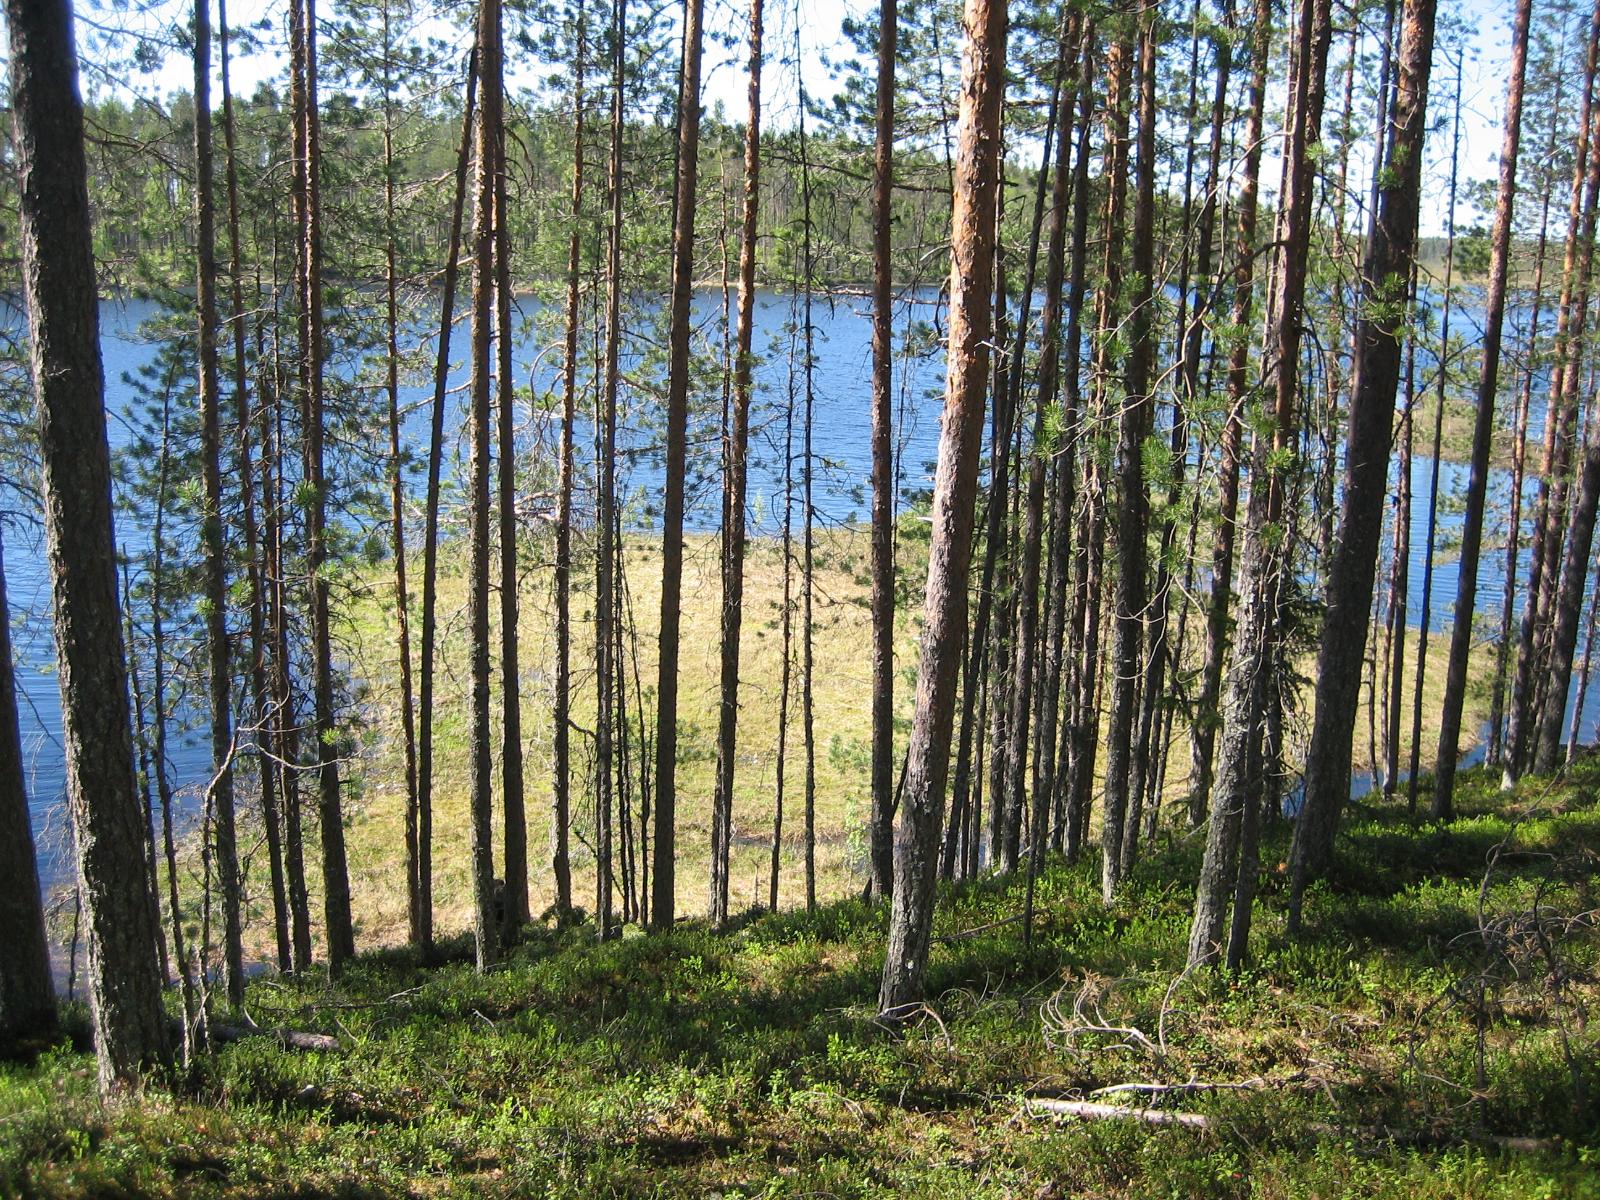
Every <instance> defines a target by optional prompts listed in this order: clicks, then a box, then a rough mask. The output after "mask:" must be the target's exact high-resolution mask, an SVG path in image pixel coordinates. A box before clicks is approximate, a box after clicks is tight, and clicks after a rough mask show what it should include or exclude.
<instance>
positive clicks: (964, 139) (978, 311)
mask: <svg viewBox="0 0 1600 1200" xmlns="http://www.w3.org/2000/svg"><path fill="white" fill-rule="evenodd" d="M965 25H966V31H967V44H966V50H965V53H964V56H963V59H964V61H963V66H962V78H961V108H960V117H959V122H958V129H959V150H958V152H957V157H956V181H955V189H954V196H955V212H954V215H953V218H952V241H951V260H952V261H951V270H950V325H949V345H950V351H949V360H950V368H949V382H948V386H947V389H946V393H945V416H944V424H943V434H942V436H941V438H940V445H939V468H938V473H937V476H936V478H935V481H934V492H933V495H934V500H933V533H932V541H931V545H930V549H929V560H928V561H929V566H928V588H927V600H926V605H925V613H926V616H925V622H924V627H923V637H922V662H921V666H920V668H919V672H918V683H917V702H916V709H915V713H914V716H913V718H912V728H911V745H910V753H909V757H908V760H907V765H906V782H905V795H904V801H905V803H904V810H903V815H902V818H901V822H900V827H899V829H898V831H897V833H896V837H895V870H894V903H893V906H892V911H891V915H890V923H889V945H888V953H887V955H886V957H885V962H884V972H883V984H882V988H881V989H880V991H879V995H878V1007H879V1009H880V1011H883V1012H887V1013H894V1012H896V1011H898V1010H902V1009H903V1008H904V1006H906V1005H908V1004H912V1003H915V1002H916V1001H918V1000H919V999H920V998H921V992H922V982H923V974H924V971H925V970H926V967H927V959H928V945H929V942H930V939H931V935H932V932H933V929H932V926H933V898H934V897H933V890H934V883H935V882H936V879H937V874H938V871H937V866H938V864H937V862H936V861H935V859H936V851H937V849H938V845H939V819H940V814H941V811H942V809H943V805H944V791H945V782H946V772H947V771H948V768H949V749H950V727H951V723H952V721H953V719H954V705H955V695H956V692H955V689H956V675H957V672H958V671H959V669H960V660H961V641H962V634H963V631H964V629H965V627H966V618H967V566H968V562H969V560H970V558H971V554H972V522H973V506H974V499H975V497H976V493H977V482H978V456H979V442H980V437H981V433H982V429H983V409H984V386H985V383H986V381H987V379H988V366H989V361H988V360H989V347H988V341H989V336H990V322H991V313H990V311H989V295H990V287H991V285H992V283H993V272H994V230H995V222H994V215H995V208H996V192H997V190H998V184H999V178H998V174H999V171H998V168H999V164H998V162H997V157H998V148H999V146H998V144H999V129H1000V109H1001V101H1002V98H1003V95H1004V92H1005V58H1006V0H966V11H965Z"/></svg>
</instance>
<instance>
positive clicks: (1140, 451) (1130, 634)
mask: <svg viewBox="0 0 1600 1200" xmlns="http://www.w3.org/2000/svg"><path fill="white" fill-rule="evenodd" d="M1156 20H1157V14H1156V13H1155V12H1154V11H1146V12H1145V14H1144V15H1143V17H1142V18H1141V21H1142V27H1141V29H1140V31H1139V41H1138V45H1139V67H1138V76H1137V78H1138V81H1139V101H1138V107H1139V135H1138V138H1139V157H1138V189H1137V195H1136V197H1135V200H1134V209H1133V243H1132V247H1131V250H1132V253H1131V262H1130V265H1131V268H1132V272H1133V279H1132V284H1133V295H1132V298H1131V300H1130V305H1131V308H1130V311H1129V314H1128V324H1129V335H1128V339H1129V346H1128V360H1127V375H1126V378H1125V380H1124V392H1125V395H1124V398H1123V402H1122V413H1121V418H1120V420H1119V422H1118V434H1117V459H1116V471H1117V518H1116V532H1115V534H1114V538H1115V546H1116V555H1117V583H1116V590H1115V631H1116V637H1115V640H1114V644H1113V647H1112V652H1111V663H1112V667H1111V693H1110V714H1109V717H1108V720H1109V726H1108V728H1107V731H1106V791H1105V808H1104V810H1103V811H1102V812H1101V815H1100V821H1101V825H1100V831H1101V851H1102V854H1103V857H1102V859H1101V864H1100V890H1101V895H1102V898H1103V899H1104V900H1105V902H1106V903H1107V904H1110V903H1111V899H1112V896H1113V895H1114V894H1115V892H1116V889H1117V887H1118V885H1119V884H1120V883H1121V882H1122V877H1123V875H1124V874H1125V873H1126V871H1127V869H1128V868H1129V867H1130V866H1131V865H1132V854H1131V853H1130V851H1129V843H1128V839H1127V830H1128V828H1129V826H1130V822H1129V821H1128V817H1129V816H1130V809H1131V804H1130V797H1131V795H1132V788H1133V784H1134V782H1135V780H1134V771H1133V734H1134V722H1135V720H1136V718H1137V715H1138V703H1139V685H1140V683H1141V681H1142V678H1143V671H1142V670H1141V664H1142V655H1143V652H1144V617H1145V604H1146V602H1147V600H1148V592H1149V581H1148V580H1147V579H1146V578H1145V575H1146V568H1147V560H1148V558H1149V555H1148V552H1147V550H1146V547H1145V536H1146V532H1147V530H1148V528H1149V524H1150V496H1149V491H1148V488H1147V486H1146V484H1145V479H1144V442H1145V438H1147V437H1148V436H1149V435H1150V428H1151V421H1152V417H1153V411H1154V408H1155V396H1154V394H1153V393H1152V392H1151V390H1150V383H1151V377H1152V375H1153V373H1154V369H1155V318H1154V314H1153V313H1152V312H1151V296H1152V289H1153V286H1154V283H1153V276H1154V273H1155V176H1156V171H1157V170H1158V169H1159V166H1158V164H1157V162H1156V146H1155V139H1156V129H1155V127H1156V79H1155V75H1156V52H1155V37H1156V35H1155V23H1156ZM1118 120H1119V122H1125V121H1126V120H1127V118H1126V116H1125V115H1120V116H1119V118H1118ZM1124 128H1125V126H1124ZM1135 840H1136V839H1135Z"/></svg>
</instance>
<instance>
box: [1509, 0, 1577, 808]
mask: <svg viewBox="0 0 1600 1200" xmlns="http://www.w3.org/2000/svg"><path fill="white" fill-rule="evenodd" d="M1597 66H1600V0H1597V3H1596V4H1595V9H1594V15H1593V16H1592V17H1591V19H1590V23H1589V41H1588V55H1587V57H1586V59H1585V63H1584V88H1583V98H1582V101H1581V103H1580V105H1579V116H1578V144H1577V149H1576V152H1575V154H1574V159H1573V173H1572V191H1571V198H1570V200H1569V201H1568V207H1567V238H1566V249H1565V254H1564V256H1563V262H1562V283H1561V301H1560V306H1559V308H1558V309H1557V312H1556V334H1555V361H1554V363H1553V364H1552V365H1551V368H1550V385H1551V386H1550V392H1549V395H1548V397H1547V399H1546V402H1545V415H1544V459H1543V465H1542V467H1541V476H1540V480H1539V498H1538V503H1537V508H1536V513H1537V515H1536V516H1535V517H1534V522H1533V535H1532V545H1531V547H1530V559H1529V564H1528V588H1527V594H1526V596H1525V597H1524V600H1523V613H1522V621H1521V625H1520V627H1519V629H1518V637H1517V660H1516V675H1515V677H1514V680H1513V685H1512V691H1511V710H1510V714H1509V720H1508V722H1507V729H1506V756H1505V759H1506V761H1505V780H1506V783H1507V784H1510V783H1514V782H1515V781H1516V779H1517V777H1518V776H1519V775H1520V774H1521V773H1522V771H1523V770H1525V769H1526V768H1527V765H1528V759H1529V757H1530V751H1531V749H1532V743H1533V740H1534V738H1535V737H1536V736H1537V734H1536V727H1537V725H1538V716H1537V714H1536V713H1535V712H1534V696H1533V692H1534V687H1535V677H1536V675H1537V674H1538V658H1539V646H1538V637H1539V634H1540V632H1541V631H1542V629H1543V624H1542V622H1543V619H1544V618H1545V617H1546V615H1547V607H1546V604H1547V601H1546V587H1545V578H1546V576H1547V575H1553V574H1554V573H1555V570H1556V564H1555V556H1556V554H1558V553H1559V552H1560V551H1559V547H1560V545H1561V538H1562V532H1563V528H1564V522H1565V520H1566V513H1565V494H1566V491H1565V489H1566V478H1565V476H1566V467H1567V454H1566V450H1567V441H1568V439H1569V437H1570V431H1569V430H1568V428H1567V426H1568V424H1569V422H1570V421H1572V420H1575V414H1576V411H1577V406H1576V397H1575V396H1574V395H1573V394H1572V392H1573V389H1574V388H1576V386H1577V381H1578V377H1579V374H1580V372H1581V365H1580V362H1579V359H1580V358H1581V355H1582V342H1581V337H1582V334H1583V327H1584V315H1585V313H1586V311H1587V304H1588V273H1589V265H1590V264H1591V263H1592V261H1593V260H1592V250H1593V241H1592V238H1593V233H1594V223H1595V215H1596V199H1597V193H1600V147H1597V146H1596V145H1595V138H1594V134H1595V124H1596V122H1597V114H1596V111H1595V90H1594V89H1595V80H1596V67H1597Z"/></svg>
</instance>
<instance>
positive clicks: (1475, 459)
mask: <svg viewBox="0 0 1600 1200" xmlns="http://www.w3.org/2000/svg"><path fill="white" fill-rule="evenodd" d="M1532 10H1533V0H1517V7H1516V15H1515V17H1514V18H1513V19H1512V25H1511V74H1510V76H1509V78H1508V80H1507V83H1506V108H1505V128H1504V130H1503V131H1502V134H1501V140H1500V181H1499V187H1498V190H1497V191H1496V193H1495V204H1494V231H1493V233H1492V234H1491V235H1490V246H1489V293H1488V297H1487V299H1486V301H1485V304H1484V317H1483V365H1482V366H1481V368H1480V369H1479V375H1478V409H1477V416H1476V418H1475V419H1474V421H1473V427H1472V464H1471V467H1470V468H1469V473H1468V476H1467V506H1466V512H1465V514H1464V515H1463V517H1462V523H1461V558H1460V565H1459V567H1458V569H1457V577H1456V607H1455V616H1454V618H1453V624H1452V626H1451V630H1450V661H1449V665H1448V666H1447V667H1446V670H1445V684H1444V699H1443V705H1442V707H1441V709H1440V714H1439V748H1438V752H1437V753H1436V754H1435V755H1434V761H1433V818H1434V820H1436V821H1447V820H1449V819H1450V817H1451V816H1452V815H1453V814H1454V803H1453V796H1454V792H1455V778H1456V762H1457V760H1458V759H1459V758H1460V756H1461V712H1462V709H1463V708H1464V707H1465V705H1466V696H1467V666H1468V661H1469V659H1470V657H1471V653H1472V618H1473V614H1474V612H1475V609H1476V605H1477V599H1478V559H1479V555H1480V553H1481V552H1482V547H1483V516H1484V508H1485V503H1486V498H1487V494H1488V487H1489V452H1490V450H1491V449H1492V448H1493V442H1494V405H1495V394H1496V392H1497V390H1498V388H1499V382H1500V344H1501V334H1502V332H1503V329H1504V325H1505V315H1506V287H1507V281H1508V277H1509V275H1510V267H1511V232H1512V215H1513V210H1514V207H1515V204H1516V196H1517V150H1518V147H1519V145H1520V141H1521V137H1522V87H1523V81H1524V80H1525V78H1526V77H1527V68H1528V26H1529V22H1530V20H1531V15H1532ZM1511 538H1512V541H1515V539H1516V534H1515V533H1513V534H1512V535H1511Z"/></svg>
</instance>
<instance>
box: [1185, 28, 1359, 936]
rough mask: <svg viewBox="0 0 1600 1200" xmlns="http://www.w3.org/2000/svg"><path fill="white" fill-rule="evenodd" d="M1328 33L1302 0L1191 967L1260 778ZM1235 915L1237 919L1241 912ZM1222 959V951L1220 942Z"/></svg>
mask: <svg viewBox="0 0 1600 1200" xmlns="http://www.w3.org/2000/svg"><path fill="white" fill-rule="evenodd" d="M1331 35H1332V28H1331V15H1330V7H1329V0H1315V2H1313V3H1308V4H1306V5H1305V7H1304V9H1303V10H1302V12H1301V16H1300V24H1299V26H1298V29H1297V31H1296V35H1295V41H1294V45H1293V58H1292V60H1291V65H1290V76H1291V82H1290V95H1291V97H1292V107H1291V112H1290V120H1289V127H1288V132H1287V139H1286V145H1285V147H1284V155H1283V164H1284V166H1283V186H1282V190H1281V199H1280V202H1279V213H1278V233H1279V238H1280V240H1281V246H1280V249H1279V252H1278V255H1277V261H1276V269H1275V274H1274V278H1273V284H1272V296H1273V303H1272V308H1271V310H1270V311H1271V315H1270V317H1269V319H1268V327H1267V336H1266V343H1267V351H1266V359H1265V362H1264V363H1263V375H1264V376H1265V378H1264V380H1263V390H1264V392H1265V399H1270V401H1271V405H1272V407H1271V408H1270V409H1269V410H1266V411H1265V412H1264V413H1263V418H1264V419H1265V420H1270V429H1271V437H1270V439H1269V438H1268V437H1267V436H1266V435H1265V433H1261V434H1258V435H1257V440H1256V446H1255V453H1254V455H1253V457H1252V459H1251V469H1250V476H1251V483H1250V504H1249V508H1248V510H1247V515H1246V518H1245V531H1244V533H1245V539H1244V547H1243V549H1244V556H1243V564H1242V565H1243V573H1242V580H1241V588H1242V591H1243V607H1242V610H1241V612H1240V615H1239V632H1238V637H1237V639H1236V644H1235V646H1234V650H1233V660H1232V663H1231V665H1230V667H1229V669H1228V677H1227V687H1226V699H1225V701H1224V706H1223V729H1222V744H1221V746H1220V761H1219V763H1218V768H1217V780H1216V784H1215V786H1214V787H1213V789H1212V793H1211V821H1210V825H1209V826H1208V827H1207V830H1206V848H1205V856H1204V859H1203V861H1202V864H1201V868H1200V880H1199V884H1198V887H1197V888H1196V892H1195V907H1194V920H1193V922H1192V924H1191V925H1190V930H1189V963H1190V965H1191V966H1195V965H1199V964H1202V963H1208V962H1211V961H1214V960H1215V958H1216V957H1217V955H1218V954H1219V952H1220V951H1221V950H1222V948H1223V940H1224V939H1223V932H1224V928H1225V927H1226V926H1227V925H1228V922H1227V915H1228V905H1229V903H1230V901H1233V900H1234V898H1235V893H1236V891H1237V886H1238V884H1239V882H1240V879H1239V874H1240V872H1241V871H1242V870H1244V869H1245V867H1244V865H1243V864H1241V863H1240V862H1239V861H1238V860H1239V843H1240V834H1241V830H1242V829H1244V828H1245V826H1246V824H1247V821H1246V815H1247V813H1248V812H1249V811H1250V810H1251V808H1252V806H1256V805H1259V803H1260V799H1259V796H1258V795H1257V785H1258V784H1259V782H1260V780H1261V778H1262V771H1261V763H1262V760H1263V755H1264V745H1263V742H1264V739H1265V736H1266V729H1267V715H1268V710H1269V707H1270V700H1269V689H1270V688H1271V687H1272V686H1273V685H1274V683H1275V682H1276V681H1275V679H1274V678H1273V670H1272V667H1273V665H1274V664H1275V662H1276V646H1277V641H1278V638H1279V632H1278V629H1277V611H1278V606H1279V604H1280V602H1281V599H1282V596H1283V591H1284V587H1285V582H1286V579H1287V573H1288V571H1289V569H1290V561H1289V546H1290V544H1291V539H1290V538H1289V537H1287V536H1286V535H1285V534H1284V531H1283V529H1282V522H1283V521H1284V519H1285V513H1286V512H1288V511H1289V499H1288V496H1287V492H1288V490H1289V486H1290V484H1291V482H1292V480H1293V476H1294V472H1295V471H1296V470H1297V469H1298V464H1296V463H1294V462H1293V454H1292V452H1293V448H1294V445H1295V441H1296V438H1297V432H1298V431H1297V430H1296V427H1295V425H1296V417H1297V415H1298V412H1299V408H1298V405H1297V403H1296V398H1297V392H1298V387H1299V368H1300V344H1301V337H1302V332H1303V324H1304V321H1303V316H1304V306H1305V293H1306V277H1307V268H1308V257H1309V256H1308V253H1307V251H1308V247H1309V245H1310V238H1311V219H1312V212H1313V206H1312V197H1313V193H1314V191H1315V187H1316V177H1315V167H1314V165H1315V163H1316V161H1317V157H1318V150H1319V148H1320V143H1321V129H1322V109H1323V100H1324V96H1325V94H1326V75H1327V67H1328V47H1329V43H1330V41H1331ZM1267 36H1269V35H1268V33H1267V32H1266V31H1265V30H1257V37H1258V38H1264V37H1267ZM1258 45H1259V43H1258ZM1252 882H1253V881H1252ZM1238 916H1239V917H1240V918H1245V917H1247V914H1244V913H1241V914H1238ZM1248 932H1249V925H1248V920H1247V919H1246V920H1243V921H1242V922H1241V923H1238V924H1236V925H1235V926H1234V927H1233V928H1232V929H1231V930H1230V933H1229V939H1228V940H1229V942H1230V943H1231V944H1238V945H1240V946H1242V944H1243V941H1244V939H1245V938H1247V937H1248ZM1229 957H1230V958H1232V957H1233V951H1232V949H1231V946H1230V952H1229Z"/></svg>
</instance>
